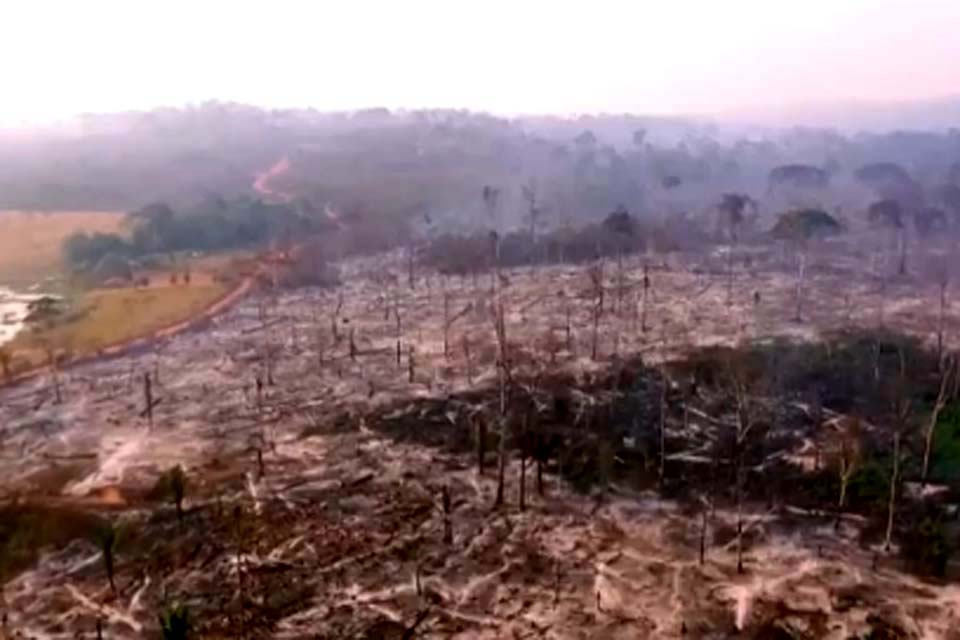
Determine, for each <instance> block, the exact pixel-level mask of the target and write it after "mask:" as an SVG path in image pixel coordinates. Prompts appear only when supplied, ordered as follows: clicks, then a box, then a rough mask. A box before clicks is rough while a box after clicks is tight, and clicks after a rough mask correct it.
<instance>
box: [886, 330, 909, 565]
mask: <svg viewBox="0 0 960 640" xmlns="http://www.w3.org/2000/svg"><path fill="white" fill-rule="evenodd" d="M898 355H899V357H900V373H899V376H898V378H897V381H896V384H895V386H894V389H893V392H892V394H891V396H892V400H891V415H890V417H891V421H892V423H893V463H892V464H891V468H890V493H889V497H888V500H887V530H886V534H885V535H884V538H883V549H884V551H889V550H890V545H891V543H892V540H893V525H894V520H895V519H896V512H897V487H898V485H899V483H900V456H901V451H900V445H901V441H902V439H903V432H904V430H905V429H906V426H907V421H908V419H909V417H910V404H911V401H910V396H909V394H908V393H907V367H906V358H905V356H904V353H903V349H902V348H901V349H899V351H898Z"/></svg>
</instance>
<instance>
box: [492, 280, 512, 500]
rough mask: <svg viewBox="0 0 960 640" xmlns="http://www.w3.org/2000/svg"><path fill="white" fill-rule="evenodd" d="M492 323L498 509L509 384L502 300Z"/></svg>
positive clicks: (502, 489)
mask: <svg viewBox="0 0 960 640" xmlns="http://www.w3.org/2000/svg"><path fill="white" fill-rule="evenodd" d="M494 322H495V329H496V335H497V343H498V345H499V347H500V353H499V356H498V358H497V381H498V386H499V388H500V410H499V416H498V422H499V431H500V438H499V440H500V442H499V447H498V449H499V450H498V460H497V497H496V500H495V501H494V507H500V506H501V505H502V504H503V498H504V481H505V478H504V475H505V473H506V465H507V438H508V429H509V425H508V421H507V388H508V385H509V384H510V354H509V346H508V344H507V326H506V319H505V313H504V309H503V299H502V298H501V299H500V300H499V301H498V303H497V309H496V314H495V318H494Z"/></svg>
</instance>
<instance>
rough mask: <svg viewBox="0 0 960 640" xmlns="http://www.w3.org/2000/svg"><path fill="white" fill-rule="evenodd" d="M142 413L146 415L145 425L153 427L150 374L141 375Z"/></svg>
mask: <svg viewBox="0 0 960 640" xmlns="http://www.w3.org/2000/svg"><path fill="white" fill-rule="evenodd" d="M143 404H144V408H143V412H144V413H145V414H146V415H147V425H148V426H150V427H153V385H152V383H151V382H150V374H149V373H144V374H143Z"/></svg>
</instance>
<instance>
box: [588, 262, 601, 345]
mask: <svg viewBox="0 0 960 640" xmlns="http://www.w3.org/2000/svg"><path fill="white" fill-rule="evenodd" d="M587 275H588V276H589V277H590V292H591V294H592V296H593V306H592V309H591V310H592V314H593V315H592V317H593V333H592V336H591V340H590V357H591V358H593V359H594V360H596V359H597V353H598V349H599V342H600V319H601V318H602V317H603V261H598V262H597V263H595V264H593V265H591V266H590V267H589V268H588V269H587Z"/></svg>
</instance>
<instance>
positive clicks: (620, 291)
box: [617, 249, 624, 314]
mask: <svg viewBox="0 0 960 640" xmlns="http://www.w3.org/2000/svg"><path fill="white" fill-rule="evenodd" d="M623 289H624V280H623V250H622V249H621V250H620V251H618V252H617V314H622V313H623Z"/></svg>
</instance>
